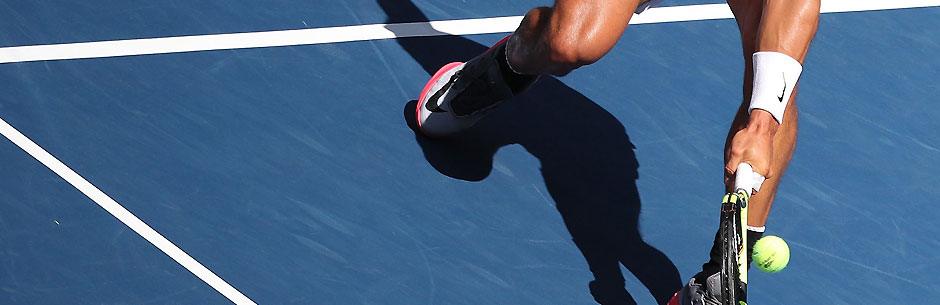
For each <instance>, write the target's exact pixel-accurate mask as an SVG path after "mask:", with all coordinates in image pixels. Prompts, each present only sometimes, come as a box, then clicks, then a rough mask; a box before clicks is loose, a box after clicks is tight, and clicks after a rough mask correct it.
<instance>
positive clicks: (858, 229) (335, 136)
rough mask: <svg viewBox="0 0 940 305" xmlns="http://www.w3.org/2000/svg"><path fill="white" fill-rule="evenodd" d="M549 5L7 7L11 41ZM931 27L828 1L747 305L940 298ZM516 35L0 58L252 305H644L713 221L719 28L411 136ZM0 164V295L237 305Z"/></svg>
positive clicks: (21, 117)
mask: <svg viewBox="0 0 940 305" xmlns="http://www.w3.org/2000/svg"><path fill="white" fill-rule="evenodd" d="M702 2H704V1H673V2H669V1H667V3H666V4H667V5H688V4H695V3H702ZM713 2H716V1H713ZM547 3H548V2H547V1H484V2H479V3H474V2H472V1H471V2H469V4H468V3H465V2H454V1H439V0H427V1H415V2H414V4H413V5H412V4H411V3H409V2H407V1H379V2H378V3H377V2H375V1H364V0H355V1H306V2H303V1H301V2H297V1H288V0H277V1H265V2H264V3H260V2H259V3H250V4H246V3H229V2H228V1H216V0H213V1H201V2H199V3H189V2H185V1H167V2H165V3H164V2H161V3H152V2H149V1H96V2H95V3H94V4H92V3H78V2H73V1H42V2H36V1H5V2H3V3H2V4H0V28H2V29H4V30H2V31H0V46H2V47H9V46H22V45H36V44H56V43H67V42H82V41H99V40H115V39H132V38H149V37H165V36H178V35H195V34H220V33H233V32H251V31H269V30H283V29H298V28H307V27H309V28H317V27H327V26H339V25H355V24H371V23H400V22H420V21H428V20H443V19H464V18H482V17H493V16H511V15H519V14H522V13H524V12H525V10H527V9H528V8H530V7H534V6H536V5H545V4H547ZM471 4H472V5H471ZM936 29H940V8H936V7H932V8H920V9H902V10H887V11H874V12H858V13H836V14H825V15H823V17H822V19H821V25H820V29H819V33H818V35H817V37H816V39H815V42H814V44H813V46H812V49H811V52H810V56H809V58H808V60H807V63H806V65H805V67H806V68H805V71H804V74H803V75H804V76H803V79H802V81H801V84H802V85H801V91H800V92H799V105H800V121H801V123H800V124H801V126H800V134H799V137H800V138H799V142H798V148H797V151H796V154H795V156H794V158H793V162H792V163H791V166H790V169H789V171H788V172H787V175H786V178H785V179H784V180H783V183H782V186H781V187H780V191H779V193H778V196H777V202H776V204H775V206H774V211H773V213H772V216H771V220H770V222H769V223H768V232H769V234H773V235H779V236H782V237H783V238H785V239H787V241H788V242H789V243H790V246H791V249H792V259H791V262H790V266H789V267H788V269H787V270H785V271H784V272H781V273H779V274H774V275H768V274H763V273H758V272H756V271H755V272H753V273H752V275H751V285H750V293H749V295H750V299H751V303H753V304H761V305H770V304H940V284H938V283H940V276H938V274H940V255H938V253H940V239H938V238H937V236H940V227H938V226H937V225H936V224H935V221H936V219H938V218H940V211H938V209H937V207H936V204H937V202H940V176H938V175H937V173H940V107H937V105H936V101H937V96H940V83H938V82H937V78H938V77H940V56H937V55H938V54H940V35H938V33H937V30H936ZM504 35H505V34H486V35H472V36H435V37H420V38H401V39H386V40H369V41H360V42H345V43H331V44H318V45H307V46H290V47H278V48H261V49H242V50H220V51H208V52H193V53H178V54H162V55H147V56H131V57H116V58H101V59H80V60H62V61H39V62H21V63H9V64H2V65H0V84H2V87H0V88H2V89H3V94H2V95H0V118H2V119H3V120H4V121H6V122H8V123H9V124H10V125H12V126H14V127H15V128H16V129H17V130H19V131H20V132H22V133H23V134H24V135H26V136H27V137H29V138H30V139H32V140H33V141H35V142H36V143H37V144H38V145H39V146H41V147H42V148H44V149H45V150H46V151H48V152H49V153H51V154H52V155H54V156H55V157H57V158H58V159H59V160H61V161H62V162H63V163H65V164H66V165H68V166H69V167H70V168H71V169H72V170H74V171H75V172H77V173H79V174H80V175H81V176H82V177H84V178H85V179H87V180H88V181H89V182H91V183H92V184H94V185H95V186H96V187H97V188H99V189H100V190H101V191H103V192H104V193H106V194H108V195H110V197H111V198H113V199H114V200H115V201H117V202H119V203H120V204H121V205H123V206H124V207H126V208H127V209H128V210H129V211H131V212H133V213H134V214H135V215H137V217H139V218H140V219H141V220H143V221H144V222H145V223H147V224H149V225H150V226H151V227H153V228H154V229H155V230H156V231H158V232H160V233H161V234H162V235H163V236H165V237H166V238H167V239H168V240H170V241H172V242H173V243H174V244H176V245H177V246H179V248H181V249H183V250H184V251H185V252H186V253H188V254H189V255H190V256H192V257H193V258H194V259H196V260H197V261H199V262H200V263H202V264H203V265H205V267H206V268H208V269H210V270H211V271H212V272H214V273H215V274H217V275H218V276H219V277H220V278H222V279H224V280H225V281H226V282H227V283H228V284H230V285H231V286H232V287H234V288H236V289H237V290H238V291H240V292H241V293H243V294H244V295H245V296H247V297H249V298H250V299H251V300H252V301H254V302H257V303H259V304H594V301H593V298H592V296H591V294H590V291H589V289H588V283H589V282H590V281H592V280H594V279H601V280H608V281H610V280H613V281H616V280H617V279H618V278H619V277H620V276H621V274H622V276H623V277H624V278H625V280H626V283H627V284H626V287H627V291H629V293H630V295H631V296H632V298H633V299H634V300H635V301H636V302H637V303H638V304H657V303H658V301H657V300H662V299H664V298H666V297H668V296H669V295H671V294H672V292H674V291H675V290H676V289H678V288H679V285H680V283H681V281H684V280H686V279H688V278H689V277H690V276H691V275H693V274H694V273H695V272H697V271H698V268H699V266H700V265H701V263H703V262H704V260H705V259H706V258H707V252H708V249H709V247H710V243H711V240H712V236H713V235H714V232H715V231H714V230H715V228H716V221H717V213H718V209H717V204H718V202H719V201H718V200H719V199H720V198H719V197H720V195H721V194H722V166H723V164H722V147H723V141H724V137H725V134H726V132H727V128H728V124H729V123H730V121H731V118H732V116H733V113H734V110H735V109H736V107H737V105H738V104H739V103H740V94H741V93H740V91H741V89H740V83H741V70H742V67H741V66H742V63H741V60H740V58H741V54H740V53H741V52H740V47H739V40H738V32H737V27H736V26H735V23H734V21H733V20H730V19H724V20H713V21H692V22H680V23H660V24H647V25H636V26H632V27H631V28H630V29H629V30H628V31H627V33H626V34H625V35H624V36H623V38H622V39H621V41H620V43H619V44H618V46H617V47H616V48H615V49H614V50H613V51H612V52H611V53H610V54H609V55H608V56H607V57H605V58H604V59H603V60H601V61H600V62H598V63H597V64H595V65H592V66H589V67H585V68H583V69H581V70H578V71H576V72H574V73H572V74H570V75H569V76H566V77H562V78H543V79H542V80H541V81H540V82H539V83H538V85H537V86H536V87H535V88H534V89H533V90H531V91H530V92H528V93H527V94H526V95H524V96H522V97H520V98H518V99H516V100H514V101H513V102H512V103H511V104H507V105H506V106H505V108H503V109H500V110H499V111H498V112H496V113H494V114H493V115H492V116H490V117H488V118H487V119H486V120H484V121H483V122H482V123H481V124H480V125H479V126H478V128H475V129H474V130H473V131H472V132H470V133H468V134H467V135H465V136H464V137H462V138H459V139H455V140H446V141H440V140H429V139H426V138H424V137H422V136H418V135H416V134H415V132H414V131H413V130H412V129H411V127H409V126H411V125H412V124H413V121H412V120H413V119H412V118H411V117H410V115H413V107H414V103H413V102H411V101H412V100H414V99H415V98H416V97H417V95H418V93H419V90H420V89H421V87H422V86H423V84H424V82H425V81H426V79H427V78H428V77H429V75H430V74H431V73H433V72H434V71H435V70H436V69H437V68H438V67H440V66H442V65H444V64H446V63H448V62H451V61H460V60H466V59H468V58H470V57H472V56H473V55H476V54H478V53H480V52H481V51H482V50H484V49H485V48H486V47H487V46H489V45H490V44H492V43H494V42H496V41H497V40H498V39H500V38H502V37H503V36H504ZM0 159H2V160H3V161H2V162H3V165H2V169H3V170H2V171H0V303H2V304H225V303H228V302H229V300H228V299H226V297H224V296H223V295H221V294H219V293H218V292H216V291H215V290H213V288H212V287H210V286H209V285H208V284H206V283H205V282H203V281H202V280H200V279H199V278H197V277H195V276H194V275H193V274H192V273H190V272H189V271H188V270H187V269H184V268H183V267H181V266H180V265H179V264H177V263H176V262H175V261H174V260H173V259H171V258H170V257H168V256H167V255H165V254H163V253H162V252H160V251H159V250H157V248H155V247H154V246H153V245H151V244H150V243H149V242H148V241H147V240H144V239H143V238H141V237H140V236H139V235H137V234H136V233H135V232H134V231H131V229H129V228H128V227H127V226H126V225H124V224H123V223H121V222H119V221H117V220H116V219H115V218H114V217H112V216H111V215H110V214H108V213H107V212H105V211H104V210H103V209H102V208H101V207H99V206H98V205H96V203H95V202H94V201H92V199H89V198H88V197H86V196H85V195H83V194H82V193H81V192H79V191H78V190H77V189H76V188H74V187H72V186H71V185H69V184H68V183H66V182H65V181H63V180H62V179H61V178H60V177H59V176H57V175H56V174H55V173H53V172H52V171H50V170H49V169H48V168H47V167H46V166H44V165H43V164H41V163H39V162H37V160H36V159H34V158H32V157H30V155H28V154H27V153H26V152H24V150H22V149H20V148H19V147H17V146H16V145H14V144H13V143H12V142H10V141H7V140H3V141H0Z"/></svg>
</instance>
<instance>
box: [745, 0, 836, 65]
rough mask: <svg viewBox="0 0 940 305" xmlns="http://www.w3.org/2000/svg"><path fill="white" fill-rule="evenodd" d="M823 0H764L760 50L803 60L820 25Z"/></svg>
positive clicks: (759, 36) (758, 48) (758, 46)
mask: <svg viewBox="0 0 940 305" xmlns="http://www.w3.org/2000/svg"><path fill="white" fill-rule="evenodd" d="M819 2H820V0H764V11H763V14H762V17H761V25H760V29H759V32H758V38H757V51H773V52H780V53H783V54H786V55H789V56H790V57H793V58H794V59H796V60H798V61H799V62H800V63H802V62H803V60H804V59H805V58H806V53H807V51H808V50H809V44H810V42H811V41H812V40H813V36H815V35H816V28H817V27H818V26H819Z"/></svg>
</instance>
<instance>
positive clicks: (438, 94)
mask: <svg viewBox="0 0 940 305" xmlns="http://www.w3.org/2000/svg"><path fill="white" fill-rule="evenodd" d="M458 75H460V71H458V72H457V73H454V75H453V76H451V77H450V80H449V81H447V83H446V84H444V86H443V87H441V89H439V90H437V92H434V95H431V98H429V99H428V102H427V103H426V104H424V108H426V109H427V110H428V111H431V112H447V110H444V109H441V104H440V103H439V102H438V101H439V100H440V99H441V97H442V96H443V95H444V93H446V92H447V90H450V87H451V86H453V85H454V83H455V82H457V76H458ZM432 101H433V102H434V104H433V105H432V104H431V102H432Z"/></svg>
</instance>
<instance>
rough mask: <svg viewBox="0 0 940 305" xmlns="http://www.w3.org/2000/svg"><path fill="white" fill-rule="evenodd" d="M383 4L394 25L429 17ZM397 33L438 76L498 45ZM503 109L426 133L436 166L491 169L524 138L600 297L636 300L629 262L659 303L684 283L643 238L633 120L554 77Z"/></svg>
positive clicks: (389, 0)
mask: <svg viewBox="0 0 940 305" xmlns="http://www.w3.org/2000/svg"><path fill="white" fill-rule="evenodd" d="M378 2H379V4H380V5H381V6H382V8H383V10H384V11H385V12H386V14H387V15H388V16H389V19H388V23H402V22H419V21H427V17H425V16H424V15H423V13H422V12H421V11H420V10H418V8H417V7H416V6H414V4H412V3H411V2H409V1H401V0H379V1H378ZM388 28H389V30H392V31H395V30H396V27H395V26H389V27H388ZM397 41H398V43H399V44H400V45H401V46H402V47H403V48H404V49H405V50H406V51H407V52H408V53H409V54H410V55H411V56H412V57H413V58H414V59H415V60H416V61H417V62H418V63H420V64H421V65H422V67H423V68H424V69H425V71H427V72H428V74H429V75H430V74H433V73H434V72H435V71H437V69H438V68H440V67H441V66H443V65H445V64H447V63H448V62H452V61H465V60H467V59H469V58H471V57H473V56H475V55H477V54H480V53H482V52H483V51H484V50H486V49H487V48H488V46H483V45H480V44H478V43H476V42H473V41H471V40H469V39H466V38H462V37H454V36H434V37H421V38H403V39H398V40H397ZM414 85H415V86H416V87H418V86H421V85H423V84H414ZM415 104H416V103H415V101H411V102H409V103H407V105H405V109H404V113H403V115H404V117H405V120H406V121H407V123H408V125H409V126H411V127H412V130H415V128H416V125H415V121H414V120H415V118H414V108H415ZM501 108H502V109H499V110H497V111H494V113H492V114H491V115H490V116H489V117H487V118H485V119H484V120H482V121H481V122H480V123H479V124H478V125H477V126H475V127H474V128H473V129H472V130H470V131H468V132H466V133H464V134H462V135H461V136H460V137H457V138H454V139H449V140H437V139H434V140H432V139H429V138H426V137H424V136H422V135H420V133H417V132H416V134H415V139H416V141H417V142H418V144H419V145H420V146H421V148H422V150H423V152H424V155H425V158H426V159H427V161H428V163H430V165H431V166H433V167H434V168H435V169H437V170H438V171H439V172H441V173H442V174H444V175H447V176H449V177H453V178H456V179H461V180H468V181H479V180H482V179H485V178H486V177H487V176H488V175H489V173H490V171H491V170H492V167H493V156H494V155H495V153H496V151H497V150H498V149H499V148H500V147H503V146H506V145H511V144H520V145H521V146H522V147H524V148H525V149H526V150H527V151H528V152H529V153H531V154H533V155H534V156H535V157H536V158H538V159H539V161H540V162H541V171H542V177H543V179H544V180H545V185H546V187H547V189H548V191H549V193H550V194H551V196H552V198H553V199H554V201H555V203H556V208H557V209H558V211H559V213H561V216H562V218H563V219H564V222H565V225H566V226H567V228H568V231H569V232H570V233H571V236H572V238H573V240H574V242H575V244H576V245H577V246H578V248H579V249H580V250H581V253H582V254H583V255H584V258H585V259H586V260H587V263H588V266H589V268H590V270H591V272H592V273H593V275H594V278H595V279H594V281H592V282H591V283H590V284H589V287H590V291H591V294H592V295H593V296H594V298H595V300H596V301H598V302H599V303H601V304H635V301H634V300H633V297H632V296H630V294H629V293H628V292H627V291H626V290H625V289H624V288H623V286H624V277H623V274H622V273H621V271H620V270H621V269H620V264H622V265H623V266H625V267H626V268H627V269H628V270H630V272H632V273H633V274H634V275H635V276H636V277H637V278H638V279H639V280H640V281H641V282H642V283H643V285H645V286H646V287H647V288H648V289H649V291H650V293H651V294H652V295H653V297H654V298H655V299H656V300H657V302H659V303H660V304H665V303H666V302H667V301H668V298H669V297H670V296H671V295H672V293H673V292H675V291H676V290H677V289H679V288H680V286H681V280H680V275H679V272H678V270H677V268H676V266H675V265H674V264H673V263H672V262H671V261H670V260H669V258H668V257H667V256H666V255H665V254H663V253H662V252H660V251H659V250H657V249H656V248H654V247H653V246H651V245H649V244H647V243H646V242H644V241H643V239H642V237H641V236H640V232H639V227H638V225H639V223H638V222H639V216H640V196H639V193H638V191H637V186H636V179H637V178H638V174H637V169H638V167H639V164H638V162H637V159H636V155H635V153H634V148H635V147H634V146H633V144H632V143H631V142H630V138H629V136H628V135H627V133H626V130H625V128H624V126H623V124H621V123H620V122H619V121H617V119H616V118H615V117H614V116H613V115H611V114H610V113H608V112H607V111H606V110H604V109H603V108H601V107H600V106H599V105H597V104H595V103H594V102H593V101H591V100H590V99H588V98H587V97H585V96H584V95H581V94H580V93H578V92H577V91H576V90H574V89H572V88H570V87H568V86H567V85H565V84H564V83H562V82H561V81H559V80H557V79H555V78H552V77H544V78H543V79H542V80H540V81H539V82H538V84H536V85H535V86H534V87H533V88H532V89H531V90H530V91H529V92H527V93H525V94H523V95H521V96H519V97H517V98H516V99H514V100H513V101H511V102H509V103H507V104H505V105H503V106H501Z"/></svg>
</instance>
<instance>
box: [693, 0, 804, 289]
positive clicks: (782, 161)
mask: <svg viewBox="0 0 940 305" xmlns="http://www.w3.org/2000/svg"><path fill="white" fill-rule="evenodd" d="M728 5H729V6H730V7H731V10H732V12H733V13H734V16H735V19H736V20H737V22H738V28H739V30H740V32H741V43H742V50H743V55H744V62H745V65H744V70H745V71H744V84H743V96H744V98H743V100H742V104H741V106H740V107H739V108H738V111H737V113H736V115H735V118H734V121H733V122H732V124H731V129H730V130H729V132H728V138H727V141H726V144H725V161H726V163H737V162H740V161H742V160H743V161H751V160H747V159H744V158H742V157H741V154H742V152H741V151H734V149H741V148H742V146H743V147H744V148H747V144H751V145H753V143H743V144H745V145H742V143H735V141H736V140H738V141H740V137H742V135H744V136H748V135H747V134H746V133H756V132H757V130H756V129H757V128H754V127H755V124H760V123H761V122H758V121H756V120H757V119H760V118H756V116H764V118H763V119H766V118H767V117H770V116H771V115H770V114H769V113H768V112H765V111H763V110H760V109H755V110H753V111H751V112H750V113H749V110H748V109H749V108H751V107H750V106H752V103H751V100H752V95H753V94H754V92H755V90H754V75H755V74H754V55H753V54H754V53H755V52H776V53H781V54H783V55H786V56H788V57H790V58H792V59H794V60H796V61H798V62H799V64H802V63H803V61H804V59H805V57H806V53H807V51H808V48H809V44H810V41H811V40H812V38H813V36H814V35H815V32H816V27H817V25H818V14H819V0H808V1H793V0H783V1H780V0H766V1H749V0H728ZM775 56H779V55H776V54H775ZM762 69H773V67H770V68H768V67H763V68H762ZM775 75H779V74H775ZM784 86H785V85H784ZM783 91H784V92H787V91H789V92H792V93H791V94H790V95H789V103H788V106H787V107H785V110H784V112H783V114H782V121H780V122H777V121H773V122H772V123H773V124H774V125H773V126H771V127H773V128H774V131H773V132H774V134H773V137H772V138H771V140H770V141H769V146H770V147H769V150H770V151H771V152H770V154H771V157H770V158H769V160H768V162H767V164H763V165H762V166H763V167H762V170H763V171H764V174H765V175H767V176H768V179H767V180H766V181H765V182H764V184H763V186H762V187H761V191H760V192H758V193H757V194H755V195H754V196H753V197H751V200H750V202H749V206H748V209H749V213H748V214H749V215H748V226H749V227H751V228H752V229H749V230H748V242H749V243H751V245H750V247H749V249H751V248H753V243H754V242H756V241H757V239H758V238H760V236H761V235H762V234H763V233H762V232H763V229H762V228H763V227H764V224H765V223H766V221H767V217H768V215H769V213H770V207H771V204H772V202H773V199H774V196H775V194H776V190H777V186H778V185H779V184H780V178H781V176H782V174H783V172H784V171H785V170H786V167H787V165H788V163H789V161H790V158H791V156H792V155H793V151H794V149H795V147H796V134H797V107H796V103H795V97H796V84H795V82H794V84H793V89H792V90H786V89H784V90H783ZM784 95H785V94H784ZM755 114H756V115H755ZM771 120H774V118H771ZM735 144H736V145H735ZM735 158H736V159H735ZM726 182H730V181H728V180H726ZM729 189H730V185H729ZM719 244H720V243H719V240H718V236H716V238H715V244H714V246H713V247H712V251H711V253H710V261H709V262H708V263H705V265H703V266H702V269H703V270H702V272H700V273H699V274H697V275H696V276H695V278H694V279H693V280H692V282H691V283H690V284H689V285H688V286H687V287H686V288H685V289H683V300H682V301H683V304H702V302H703V301H704V299H707V298H715V297H716V296H717V295H718V291H717V290H714V291H713V290H711V288H717V287H718V286H719V285H717V283H711V282H712V281H713V280H717V276H714V275H715V274H716V273H717V272H718V269H719V266H720V259H721V250H720V247H719ZM748 259H749V260H750V258H748Z"/></svg>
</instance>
